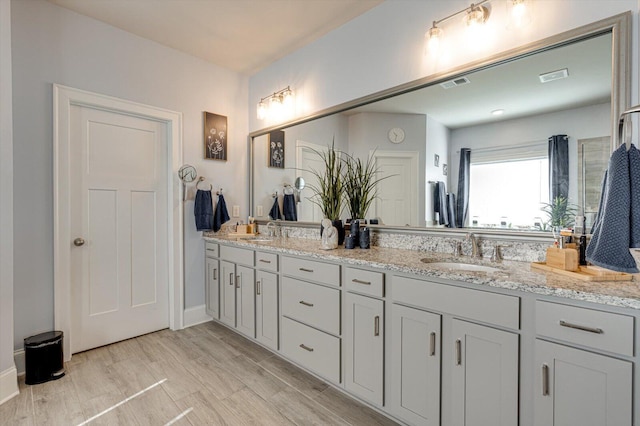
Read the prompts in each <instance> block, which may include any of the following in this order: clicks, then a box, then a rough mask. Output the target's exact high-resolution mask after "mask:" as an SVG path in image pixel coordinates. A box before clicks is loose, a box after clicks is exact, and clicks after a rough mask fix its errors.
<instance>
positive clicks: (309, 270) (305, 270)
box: [298, 268, 313, 272]
mask: <svg viewBox="0 0 640 426" xmlns="http://www.w3.org/2000/svg"><path fill="white" fill-rule="evenodd" d="M298 269H300V270H301V271H302V272H313V269H307V268H298Z"/></svg>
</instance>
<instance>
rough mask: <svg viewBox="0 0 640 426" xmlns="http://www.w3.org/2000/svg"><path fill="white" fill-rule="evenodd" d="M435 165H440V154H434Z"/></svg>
mask: <svg viewBox="0 0 640 426" xmlns="http://www.w3.org/2000/svg"><path fill="white" fill-rule="evenodd" d="M433 165H434V166H435V167H439V166H440V156H439V155H438V154H433Z"/></svg>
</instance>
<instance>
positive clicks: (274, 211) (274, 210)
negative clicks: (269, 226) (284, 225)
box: [269, 197, 282, 220]
mask: <svg viewBox="0 0 640 426" xmlns="http://www.w3.org/2000/svg"><path fill="white" fill-rule="evenodd" d="M269 216H271V219H273V220H278V219H282V213H280V204H278V197H276V198H274V199H273V207H271V210H269Z"/></svg>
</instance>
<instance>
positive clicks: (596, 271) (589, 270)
mask: <svg viewBox="0 0 640 426" xmlns="http://www.w3.org/2000/svg"><path fill="white" fill-rule="evenodd" d="M531 269H534V270H539V271H545V272H553V273H556V274H559V275H564V276H565V277H571V278H575V279H577V280H582V281H631V280H632V279H633V275H631V274H627V273H624V272H616V271H611V270H609V269H605V268H600V267H599V266H591V265H590V266H579V267H578V270H577V271H565V270H564V269H557V268H553V267H551V266H548V265H547V264H546V262H531Z"/></svg>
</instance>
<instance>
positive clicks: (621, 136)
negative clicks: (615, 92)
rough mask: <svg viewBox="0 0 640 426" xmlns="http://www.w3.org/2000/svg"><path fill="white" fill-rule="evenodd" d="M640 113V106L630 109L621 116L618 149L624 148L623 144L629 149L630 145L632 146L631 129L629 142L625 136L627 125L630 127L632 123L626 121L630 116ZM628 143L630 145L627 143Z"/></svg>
mask: <svg viewBox="0 0 640 426" xmlns="http://www.w3.org/2000/svg"><path fill="white" fill-rule="evenodd" d="M639 112H640V105H636V106H634V107H631V108H629V109H628V110H626V111H625V112H623V113H622V114H620V121H619V122H618V147H620V146H622V144H626V145H627V149H629V145H631V129H629V140H625V137H624V136H626V135H624V130H625V129H626V127H625V125H626V124H627V123H628V124H629V127H630V126H631V122H630V121H625V119H626V118H627V117H628V116H629V115H630V114H636V113H639ZM627 142H628V143H627Z"/></svg>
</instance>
